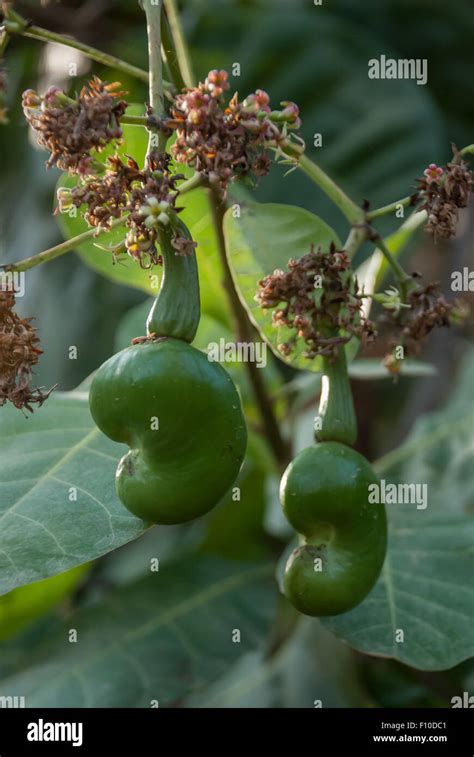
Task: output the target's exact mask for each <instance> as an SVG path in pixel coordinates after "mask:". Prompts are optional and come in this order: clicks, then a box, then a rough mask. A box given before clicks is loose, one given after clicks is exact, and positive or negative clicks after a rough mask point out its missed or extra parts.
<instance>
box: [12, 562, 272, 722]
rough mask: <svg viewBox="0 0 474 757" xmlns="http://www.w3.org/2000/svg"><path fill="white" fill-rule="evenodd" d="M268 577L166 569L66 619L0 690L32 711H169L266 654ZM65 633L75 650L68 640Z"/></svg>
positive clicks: (219, 569)
mask: <svg viewBox="0 0 474 757" xmlns="http://www.w3.org/2000/svg"><path fill="white" fill-rule="evenodd" d="M272 570H273V566H272V565H268V564H265V565H261V564H260V565H253V566H248V565H245V564H242V563H230V562H227V561H220V560H216V559H212V558H203V557H193V558H187V559H185V560H183V561H181V562H179V563H175V564H174V565H170V566H166V567H165V568H163V569H160V570H159V571H158V572H156V573H154V574H151V575H148V576H147V577H146V578H144V579H141V580H139V581H137V582H136V583H134V584H132V585H131V586H128V587H126V588H124V589H120V590H118V591H115V592H113V593H111V594H110V595H109V596H108V597H107V598H106V600H105V601H104V602H103V603H102V604H101V605H99V606H97V607H94V608H92V609H86V610H83V611H77V612H76V613H75V614H73V615H72V616H70V617H69V618H68V619H67V623H65V624H64V626H63V627H62V628H60V629H59V631H58V632H57V633H56V635H54V636H53V637H52V638H49V639H48V640H47V641H46V642H45V643H44V644H42V645H40V646H39V647H37V648H35V650H34V652H33V656H32V660H31V657H30V660H31V665H30V667H27V668H24V669H23V670H20V671H19V672H17V673H15V674H14V675H12V676H11V677H9V678H7V679H4V680H3V681H2V692H4V693H5V694H7V693H8V695H9V696H15V695H16V696H18V695H21V696H25V697H26V701H27V702H28V706H29V707H150V706H152V704H151V703H152V702H153V701H156V700H157V701H158V703H159V706H160V707H163V706H164V707H166V706H173V704H174V703H176V702H178V701H180V700H181V699H182V698H183V697H184V696H186V695H187V694H189V693H191V692H193V691H205V689H206V687H207V686H208V685H209V684H210V683H212V682H213V681H214V680H216V679H217V678H219V677H220V676H222V675H223V674H224V673H225V672H226V671H227V670H228V669H229V667H230V666H231V665H232V664H233V663H234V662H236V660H237V659H238V658H239V657H240V656H241V655H242V654H245V653H247V652H250V651H254V650H259V649H262V648H263V647H264V645H265V641H266V638H267V637H268V633H269V630H270V626H271V623H272V620H273V616H274V612H275V600H276V590H275V587H274V583H273V579H272ZM210 619H212V622H210ZM71 627H73V628H75V629H76V630H77V635H78V643H77V644H68V643H67V638H68V637H67V634H68V630H69V629H70V628H71ZM235 629H238V630H239V631H240V643H235V641H233V633H234V631H235ZM2 652H3V654H4V655H7V654H8V647H7V646H5V647H4V649H3V650H2ZM2 656H3V655H2Z"/></svg>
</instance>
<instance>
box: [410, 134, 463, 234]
mask: <svg viewBox="0 0 474 757" xmlns="http://www.w3.org/2000/svg"><path fill="white" fill-rule="evenodd" d="M453 150H454V157H453V160H452V161H451V162H450V163H448V164H447V165H446V166H445V167H444V168H441V167H440V166H437V165H436V164H435V163H432V164H431V165H430V166H428V168H427V169H426V170H425V171H424V176H423V178H421V179H418V184H419V191H420V195H421V198H422V199H423V204H422V206H421V208H420V209H424V210H426V211H427V213H428V223H427V224H426V227H425V228H426V231H427V232H428V233H429V234H432V235H433V236H434V237H435V238H436V237H441V238H443V239H449V238H450V237H453V236H454V235H455V234H456V226H457V222H458V217H459V209H460V208H465V207H467V205H468V203H469V198H470V196H471V189H472V171H471V170H470V169H469V168H468V166H467V164H466V162H465V161H463V160H462V159H461V156H460V154H459V153H458V152H457V150H456V148H454V147H453Z"/></svg>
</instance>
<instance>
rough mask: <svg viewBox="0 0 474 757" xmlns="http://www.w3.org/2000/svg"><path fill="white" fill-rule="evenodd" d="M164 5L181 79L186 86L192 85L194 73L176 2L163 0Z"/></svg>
mask: <svg viewBox="0 0 474 757" xmlns="http://www.w3.org/2000/svg"><path fill="white" fill-rule="evenodd" d="M164 6H165V10H166V16H167V18H168V21H169V25H170V29H171V36H172V39H173V43H174V48H175V52H176V60H177V62H178V66H179V69H180V71H181V76H182V79H183V81H184V84H185V86H186V87H192V86H193V84H194V73H193V68H192V63H191V58H190V56H189V53H188V48H187V45H186V41H185V39H184V34H183V29H182V26H181V19H180V18H179V13H178V10H177V8H176V2H175V0H164Z"/></svg>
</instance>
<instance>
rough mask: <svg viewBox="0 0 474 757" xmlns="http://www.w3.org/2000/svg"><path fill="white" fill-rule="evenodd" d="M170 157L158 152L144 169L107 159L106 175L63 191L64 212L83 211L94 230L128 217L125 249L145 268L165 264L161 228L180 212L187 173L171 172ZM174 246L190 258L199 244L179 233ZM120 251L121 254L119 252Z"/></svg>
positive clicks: (116, 158)
mask: <svg viewBox="0 0 474 757" xmlns="http://www.w3.org/2000/svg"><path fill="white" fill-rule="evenodd" d="M170 161H171V157H170V156H169V155H168V154H167V153H158V152H153V153H152V154H151V155H149V156H148V158H147V166H146V168H144V169H140V168H139V166H138V164H137V163H136V162H135V161H134V160H133V159H132V158H128V162H127V163H124V162H123V161H122V160H121V158H120V157H119V156H117V155H116V156H114V157H111V158H109V159H108V162H107V166H106V167H105V169H104V170H103V173H102V175H101V176H96V177H94V178H92V179H89V180H85V181H83V183H81V184H78V186H77V187H74V188H73V189H67V188H61V189H59V190H58V204H59V209H60V210H61V212H64V211H68V209H69V208H70V207H71V206H75V207H77V208H81V207H82V206H83V205H84V204H85V205H86V209H85V211H84V218H85V220H86V221H87V223H88V224H89V225H90V226H96V227H101V228H110V225H111V223H112V220H113V219H114V218H120V217H121V216H122V215H123V216H124V223H125V225H126V226H127V228H128V233H127V236H126V239H125V240H124V243H123V245H122V246H121V248H122V249H121V251H126V252H127V253H128V254H129V255H130V256H131V257H132V258H134V259H135V260H137V261H138V262H139V264H140V265H141V266H142V267H143V268H150V267H151V266H152V265H156V264H157V263H160V262H161V258H160V255H159V253H158V245H157V240H158V232H159V229H160V228H163V227H165V226H168V225H169V224H171V225H172V224H173V220H174V219H175V218H176V214H177V213H178V212H179V210H180V209H179V208H176V198H177V196H178V189H177V186H176V184H177V182H178V181H181V180H182V179H183V178H184V176H183V175H182V174H174V175H173V174H172V173H171V171H170ZM172 244H173V247H174V248H175V250H176V254H177V255H190V254H191V253H192V252H193V251H194V248H195V247H196V243H195V242H192V240H188V239H185V238H184V237H182V236H181V235H180V234H179V233H178V232H176V234H175V236H174V238H173V240H172ZM116 252H117V251H116Z"/></svg>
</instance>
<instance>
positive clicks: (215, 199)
mask: <svg viewBox="0 0 474 757" xmlns="http://www.w3.org/2000/svg"><path fill="white" fill-rule="evenodd" d="M209 200H210V206H211V212H212V217H213V221H214V226H215V230H216V235H217V247H218V251H219V257H220V260H221V263H222V268H223V271H224V281H223V285H224V288H225V291H226V293H227V296H228V298H229V303H230V306H231V309H232V314H233V317H234V320H235V324H236V332H237V338H238V339H239V340H241V341H242V342H249V341H252V340H253V339H254V334H253V327H252V325H251V323H250V321H249V319H248V316H247V312H246V310H245V308H244V306H243V305H242V303H241V302H240V299H239V296H238V294H237V292H236V290H235V286H234V281H233V279H232V272H231V269H230V265H229V261H228V259H227V253H226V247H225V239H224V231H223V226H222V222H223V218H224V212H225V210H226V208H225V205H224V203H223V202H222V200H221V198H220V197H219V194H218V192H217V191H216V190H215V189H211V190H209ZM245 367H246V369H247V373H248V376H249V379H250V383H251V385H252V389H253V393H254V396H255V400H256V402H257V405H258V408H259V411H260V415H261V417H262V421H263V423H264V429H265V436H266V438H267V440H268V443H269V444H270V446H271V448H272V450H273V454H274V455H275V458H276V460H277V462H278V463H280V465H282V466H286V465H287V463H288V461H289V448H288V445H287V443H286V442H285V440H284V439H283V437H282V435H281V433H280V427H279V425H278V422H277V420H276V418H275V414H274V412H273V407H272V402H271V399H270V397H269V395H268V393H267V390H266V386H265V383H264V380H263V377H262V375H261V372H260V369H259V368H258V367H257V365H256V364H255V363H254V362H252V361H248V362H246V363H245Z"/></svg>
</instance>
